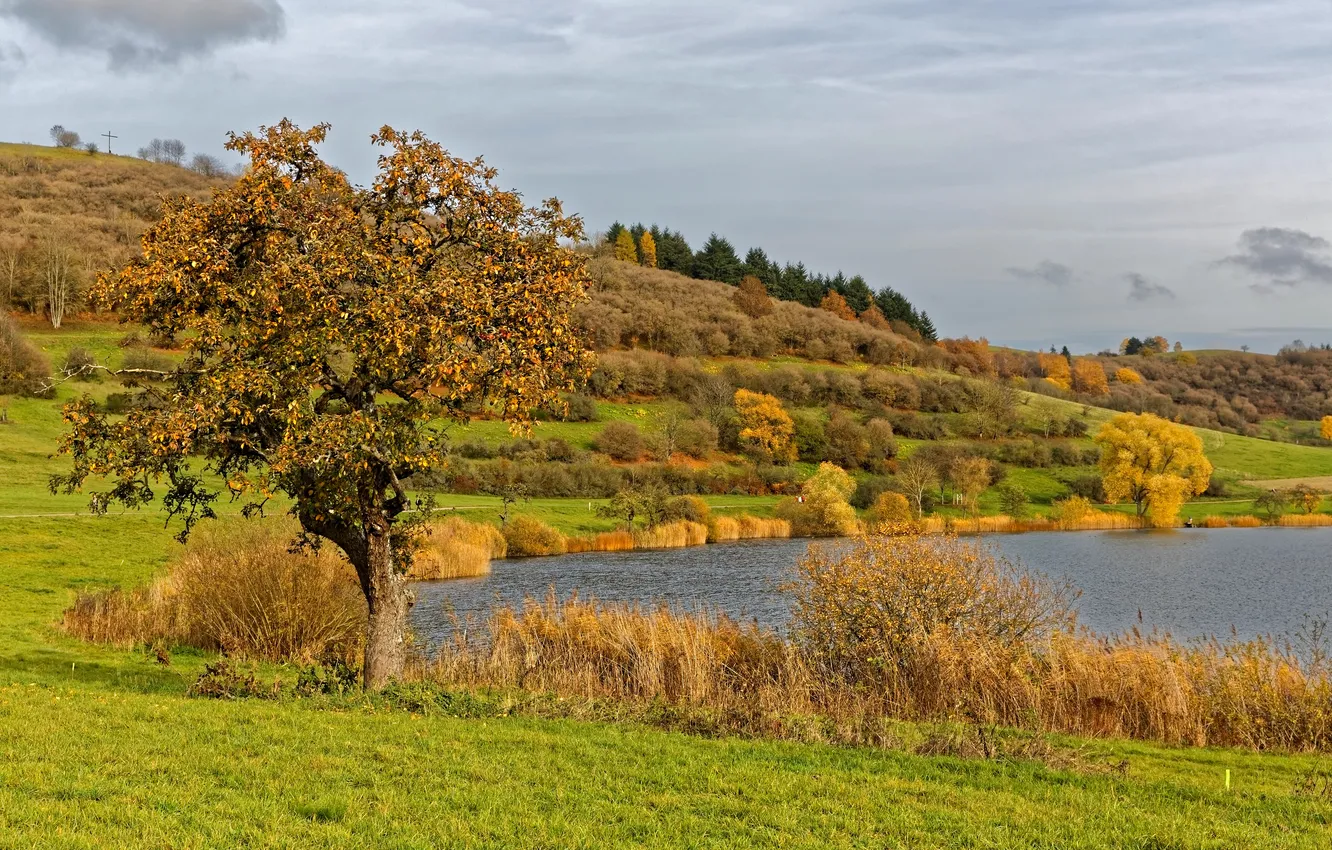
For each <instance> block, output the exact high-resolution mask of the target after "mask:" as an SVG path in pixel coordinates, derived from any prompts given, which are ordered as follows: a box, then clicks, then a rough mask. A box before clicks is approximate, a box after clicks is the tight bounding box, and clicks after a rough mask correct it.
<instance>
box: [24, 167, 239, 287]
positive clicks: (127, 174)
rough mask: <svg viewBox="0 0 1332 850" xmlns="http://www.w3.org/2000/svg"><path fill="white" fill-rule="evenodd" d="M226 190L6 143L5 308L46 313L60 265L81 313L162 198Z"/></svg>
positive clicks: (184, 174) (160, 171) (182, 172)
mask: <svg viewBox="0 0 1332 850" xmlns="http://www.w3.org/2000/svg"><path fill="white" fill-rule="evenodd" d="M220 185H224V183H223V181H222V180H220V179H216V178H208V177H203V176H201V175H199V174H196V173H194V172H192V171H189V170H188V169H185V168H181V167H178V166H174V165H163V164H158V163H152V162H146V161H144V160H140V159H134V158H132V157H127V156H111V155H108V154H88V153H86V152H84V151H81V150H71V149H65V148H52V147H38V146H35V145H16V144H0V308H3V307H9V308H11V309H23V310H27V311H29V312H35V313H41V312H44V311H45V310H46V307H47V304H46V302H47V297H48V296H47V288H48V287H47V277H48V275H49V274H50V270H51V268H52V261H53V260H54V261H55V265H56V267H57V268H58V269H60V270H61V271H62V272H63V274H64V275H65V276H66V278H67V279H68V283H69V285H70V287H71V293H70V294H71V297H70V303H69V304H68V306H67V307H66V312H77V310H78V309H79V307H80V306H81V304H80V295H81V293H82V291H83V289H84V287H85V286H86V283H87V281H88V280H89V278H90V277H91V276H92V275H93V274H95V273H96V272H97V271H98V270H100V269H103V268H106V267H109V266H112V265H115V264H117V263H120V262H123V261H124V260H125V259H126V258H128V257H129V256H131V255H132V254H133V253H134V252H135V251H136V250H137V248H138V239H139V236H140V234H142V232H143V231H144V229H145V228H146V227H147V226H148V225H149V224H150V223H152V222H153V221H155V220H156V219H157V216H158V210H159V208H160V206H161V200H162V198H163V197H167V196H175V195H192V196H196V197H205V196H207V195H208V194H209V193H210V192H211V191H212V190H213V189H214V188H216V187H217V186H220Z"/></svg>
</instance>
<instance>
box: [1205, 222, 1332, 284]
mask: <svg viewBox="0 0 1332 850" xmlns="http://www.w3.org/2000/svg"><path fill="white" fill-rule="evenodd" d="M1239 246H1240V253H1238V254H1232V255H1231V256H1229V257H1226V258H1225V259H1223V260H1221V261H1220V262H1219V265H1222V266H1229V267H1231V268H1235V269H1239V270H1240V271H1242V272H1245V273H1247V274H1249V275H1252V276H1254V277H1258V278H1262V282H1260V283H1255V284H1253V285H1252V286H1251V287H1250V288H1251V289H1252V290H1253V291H1255V292H1257V293H1259V294H1263V295H1267V294H1271V293H1272V292H1275V291H1276V289H1277V288H1278V287H1281V288H1294V287H1296V286H1300V285H1301V284H1306V283H1323V284H1332V256H1329V248H1332V245H1329V243H1328V241H1327V240H1326V239H1324V238H1322V237H1321V236H1314V235H1312V234H1310V233H1306V232H1304V231H1303V230H1294V229H1289V228H1283V227H1260V228H1257V229H1255V230H1246V231H1244V233H1242V234H1240V239H1239Z"/></svg>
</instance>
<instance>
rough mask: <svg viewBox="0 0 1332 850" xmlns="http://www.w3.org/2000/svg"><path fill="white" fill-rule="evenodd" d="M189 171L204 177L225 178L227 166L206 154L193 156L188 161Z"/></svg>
mask: <svg viewBox="0 0 1332 850" xmlns="http://www.w3.org/2000/svg"><path fill="white" fill-rule="evenodd" d="M190 171H193V172H194V173H195V174H202V175H203V176H204V177H225V176H227V174H228V171H227V166H226V164H225V163H223V162H222V160H220V159H218V158H217V157H215V156H210V155H209V154H206V153H196V154H195V155H194V158H193V159H191V160H190Z"/></svg>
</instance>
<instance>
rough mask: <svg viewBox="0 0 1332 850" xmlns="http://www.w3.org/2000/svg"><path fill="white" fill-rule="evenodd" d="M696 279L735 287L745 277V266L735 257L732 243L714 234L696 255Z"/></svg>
mask: <svg viewBox="0 0 1332 850" xmlns="http://www.w3.org/2000/svg"><path fill="white" fill-rule="evenodd" d="M694 277H696V278H700V279H702V280H719V281H721V282H722V283H729V284H731V285H732V286H735V285H737V284H739V283H740V279H741V278H742V277H744V264H743V263H741V262H740V258H739V257H737V256H736V255H735V248H734V247H733V246H732V245H731V243H730V242H728V241H726V240H725V239H723V238H721V237H720V236H718V235H717V234H715V233H714V234H712V236H710V237H708V241H707V242H706V243H704V245H703V248H702V249H701V250H700V251H699V252H698V253H697V254H695V255H694Z"/></svg>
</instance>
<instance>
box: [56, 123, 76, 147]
mask: <svg viewBox="0 0 1332 850" xmlns="http://www.w3.org/2000/svg"><path fill="white" fill-rule="evenodd" d="M51 141H52V142H54V143H55V146H56V147H58V148H77V147H78V146H79V142H80V139H79V134H78V133H75V132H74V131H73V130H66V129H65V128H64V127H63V126H61V125H59V124H57V125H55V126H54V127H52V128H51Z"/></svg>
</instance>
